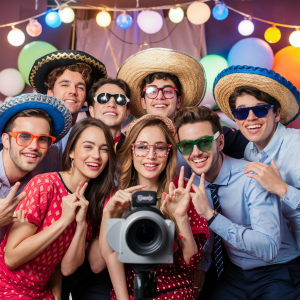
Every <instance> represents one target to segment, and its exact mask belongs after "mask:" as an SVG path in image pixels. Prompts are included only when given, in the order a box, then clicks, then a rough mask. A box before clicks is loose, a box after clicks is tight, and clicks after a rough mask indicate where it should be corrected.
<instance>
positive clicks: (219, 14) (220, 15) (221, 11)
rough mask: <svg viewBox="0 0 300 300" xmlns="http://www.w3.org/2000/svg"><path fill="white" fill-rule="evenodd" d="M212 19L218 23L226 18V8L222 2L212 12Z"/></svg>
mask: <svg viewBox="0 0 300 300" xmlns="http://www.w3.org/2000/svg"><path fill="white" fill-rule="evenodd" d="M212 14H213V16H214V18H215V19H216V20H218V21H223V20H225V19H226V18H227V17H228V7H227V5H226V4H225V3H224V2H221V3H217V4H216V6H215V7H214V8H213V10H212Z"/></svg>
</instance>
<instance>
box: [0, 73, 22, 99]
mask: <svg viewBox="0 0 300 300" xmlns="http://www.w3.org/2000/svg"><path fill="white" fill-rule="evenodd" d="M24 87H25V82H24V79H23V77H22V75H21V73H20V72H19V71H18V70H16V69H12V68H9V69H4V70H2V71H1V72H0V92H1V93H2V94H3V95H4V96H16V95H19V94H21V93H22V91H23V90H24Z"/></svg>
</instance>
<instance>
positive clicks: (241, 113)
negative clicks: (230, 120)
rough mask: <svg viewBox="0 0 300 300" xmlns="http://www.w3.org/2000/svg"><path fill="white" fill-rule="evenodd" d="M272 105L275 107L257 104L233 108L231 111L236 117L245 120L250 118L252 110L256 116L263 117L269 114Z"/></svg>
mask: <svg viewBox="0 0 300 300" xmlns="http://www.w3.org/2000/svg"><path fill="white" fill-rule="evenodd" d="M271 107H274V105H269V104H266V105H256V106H251V107H241V108H236V109H232V110H231V111H232V114H233V115H234V117H235V118H236V119H238V120H245V119H247V118H248V115H249V111H250V110H252V111H253V113H254V114H255V115H256V117H258V118H263V117H265V116H266V115H267V114H268V112H269V109H270V108H271Z"/></svg>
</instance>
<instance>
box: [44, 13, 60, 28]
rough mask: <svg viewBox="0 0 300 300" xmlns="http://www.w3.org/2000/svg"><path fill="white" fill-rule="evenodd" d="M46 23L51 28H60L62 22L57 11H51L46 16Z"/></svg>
mask: <svg viewBox="0 0 300 300" xmlns="http://www.w3.org/2000/svg"><path fill="white" fill-rule="evenodd" d="M45 22H46V24H47V25H48V26H49V27H52V28H56V27H58V26H60V24H61V20H60V17H59V14H58V12H57V11H50V12H48V13H47V14H46V17H45Z"/></svg>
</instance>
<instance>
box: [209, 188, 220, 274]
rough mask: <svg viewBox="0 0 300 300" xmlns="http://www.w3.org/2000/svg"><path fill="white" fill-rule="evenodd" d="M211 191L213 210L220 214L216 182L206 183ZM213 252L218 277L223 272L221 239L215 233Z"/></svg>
mask: <svg viewBox="0 0 300 300" xmlns="http://www.w3.org/2000/svg"><path fill="white" fill-rule="evenodd" d="M208 187H209V189H210V193H211V199H212V201H213V204H214V210H215V211H216V212H217V213H218V214H221V213H222V210H221V205H220V202H219V198H218V189H219V186H218V185H216V184H209V185H208ZM214 254H215V265H216V270H217V275H218V279H219V277H220V276H221V274H222V272H223V254H222V239H221V237H220V236H219V235H218V234H216V233H215V239H214Z"/></svg>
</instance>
